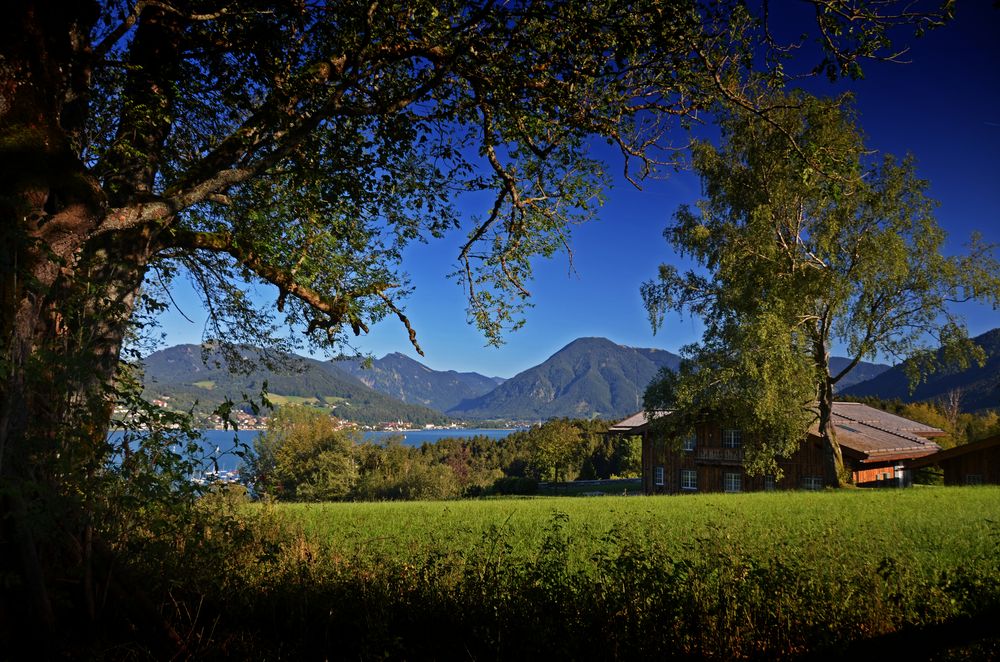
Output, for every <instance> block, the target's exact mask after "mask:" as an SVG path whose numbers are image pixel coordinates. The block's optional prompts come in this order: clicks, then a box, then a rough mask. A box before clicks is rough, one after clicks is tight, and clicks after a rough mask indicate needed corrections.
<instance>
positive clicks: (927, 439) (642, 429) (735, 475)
mask: <svg viewBox="0 0 1000 662" xmlns="http://www.w3.org/2000/svg"><path fill="white" fill-rule="evenodd" d="M662 415H663V416H669V415H670V414H669V412H663V414H662ZM833 423H834V425H835V426H836V433H837V441H838V442H839V443H840V447H841V451H842V453H843V457H844V464H845V465H846V466H847V468H848V469H849V470H850V472H851V476H852V478H853V481H854V483H855V484H857V485H860V486H863V487H876V486H890V485H892V486H897V485H899V486H901V485H904V484H906V482H907V477H908V476H909V474H908V473H907V472H906V471H905V468H904V466H903V464H902V462H903V460H908V459H913V458H919V457H923V456H926V455H930V454H931V453H935V452H937V451H938V450H940V449H939V447H938V445H937V444H936V443H934V442H933V441H932V439H933V438H934V437H938V436H941V435H943V434H944V432H943V431H942V430H939V429H937V428H934V427H931V426H929V425H924V424H922V423H918V422H916V421H911V420H909V419H907V418H903V417H901V416H896V415H894V414H890V413H888V412H884V411H880V410H878V409H875V408H873V407H869V406H867V405H863V404H860V403H854V402H836V403H834V407H833ZM608 433H609V434H619V435H629V436H632V435H636V436H640V437H641V438H642V484H643V490H644V491H645V492H646V493H647V494H661V493H666V494H677V493H685V492H745V491H757V490H774V489H820V488H822V487H823V486H825V485H830V484H832V483H833V476H830V475H827V470H826V465H827V463H826V462H825V459H824V453H823V446H822V440H821V438H820V437H819V436H818V434H817V433H816V431H815V429H814V430H813V431H810V432H809V433H808V434H807V437H806V439H805V440H804V441H803V443H802V445H801V446H800V447H799V449H798V450H797V451H796V452H795V453H794V454H793V455H792V456H791V457H788V458H781V459H779V462H778V465H779V466H780V468H781V471H782V476H781V477H780V478H778V477H776V476H750V475H748V474H747V473H746V472H745V471H744V469H743V441H744V439H743V432H742V431H741V430H738V429H736V428H734V427H732V426H727V425H726V424H725V422H724V421H719V422H717V423H711V424H705V425H701V426H699V427H698V428H697V430H696V431H695V433H694V434H693V435H691V436H690V437H688V438H686V439H682V440H676V439H666V438H664V437H662V436H661V435H659V434H657V432H656V431H655V430H654V429H653V428H652V427H651V426H650V424H649V421H647V420H646V415H645V414H644V413H641V412H640V413H638V414H635V415H633V416H630V417H629V418H627V419H625V420H623V421H621V422H619V423H617V424H615V425H613V426H612V427H611V428H610V429H609V431H608Z"/></svg>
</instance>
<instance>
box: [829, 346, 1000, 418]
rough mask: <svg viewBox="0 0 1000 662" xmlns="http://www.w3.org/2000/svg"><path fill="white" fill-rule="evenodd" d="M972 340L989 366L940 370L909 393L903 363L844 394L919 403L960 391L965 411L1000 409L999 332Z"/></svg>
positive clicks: (846, 390)
mask: <svg viewBox="0 0 1000 662" xmlns="http://www.w3.org/2000/svg"><path fill="white" fill-rule="evenodd" d="M972 340H973V342H975V343H976V344H977V345H979V346H980V347H982V348H983V349H984V350H986V357H987V358H986V363H985V365H983V366H982V367H979V366H975V365H974V366H973V367H971V368H969V369H967V370H957V369H954V368H952V369H944V370H940V371H938V372H935V373H934V374H932V375H928V377H927V379H926V381H925V382H923V383H922V384H920V385H918V386H917V388H916V389H915V390H914V391H913V393H910V383H909V380H908V379H907V377H906V373H905V372H904V370H905V365H906V362H905V361H904V362H903V363H902V364H900V365H898V366H896V367H894V368H891V369H889V370H886V371H885V372H883V373H882V374H880V375H878V376H877V377H875V378H874V379H869V380H868V381H865V382H861V383H860V384H855V385H854V386H851V387H850V388H847V389H844V390H843V391H841V393H842V394H844V395H853V396H858V397H863V396H876V397H879V398H885V399H893V398H899V399H900V400H903V401H906V402H918V401H921V400H935V399H938V398H943V397H945V396H946V395H947V394H948V393H949V392H950V391H952V390H955V389H958V390H960V391H961V392H962V409H963V410H964V411H970V412H971V411H979V410H982V409H995V408H1000V329H993V330H992V331H987V332H986V333H984V334H982V335H981V336H977V337H975V338H973V339H972Z"/></svg>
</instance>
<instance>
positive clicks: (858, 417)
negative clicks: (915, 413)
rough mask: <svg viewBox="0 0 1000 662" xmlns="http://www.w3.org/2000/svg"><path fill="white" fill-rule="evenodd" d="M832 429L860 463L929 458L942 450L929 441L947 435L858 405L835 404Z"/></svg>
mask: <svg viewBox="0 0 1000 662" xmlns="http://www.w3.org/2000/svg"><path fill="white" fill-rule="evenodd" d="M833 426H834V428H835V429H836V434H837V442H838V443H839V444H840V446H841V448H844V449H846V450H848V451H853V452H854V453H855V454H856V455H860V456H861V462H882V461H889V460H902V459H907V458H917V457H923V456H925V455H930V454H932V453H935V452H937V451H939V450H940V449H941V448H940V446H938V445H937V444H936V443H934V442H933V441H929V440H928V438H929V437H940V436H941V435H943V434H945V432H944V430H940V429H938V428H935V427H931V426H930V425H924V424H923V423H918V422H917V421H913V420H910V419H908V418H903V417H902V416H897V415H895V414H890V413H889V412H886V411H882V410H880V409H875V408H874V407H869V406H868V405H864V404H861V403H858V402H834V403H833ZM813 434H815V431H813Z"/></svg>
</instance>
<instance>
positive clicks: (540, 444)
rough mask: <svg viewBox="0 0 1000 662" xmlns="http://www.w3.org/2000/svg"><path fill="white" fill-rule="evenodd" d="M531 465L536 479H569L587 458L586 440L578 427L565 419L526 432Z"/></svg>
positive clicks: (557, 480) (556, 480)
mask: <svg viewBox="0 0 1000 662" xmlns="http://www.w3.org/2000/svg"><path fill="white" fill-rule="evenodd" d="M528 435H529V439H530V441H529V444H530V448H531V466H532V468H533V469H534V471H535V473H536V475H537V477H538V479H539V480H552V481H555V482H557V483H558V482H560V481H565V480H569V476H570V472H571V471H572V473H573V474H575V473H576V472H577V470H578V468H579V466H580V464H581V462H582V461H583V459H584V457H585V456H586V455H587V450H588V445H587V440H586V438H585V437H584V436H583V434H581V432H580V428H578V427H577V426H575V425H573V423H571V422H570V421H568V420H566V419H559V420H554V421H549V422H548V423H543V424H542V425H540V426H538V427H536V428H532V429H531V430H530V431H529V432H528Z"/></svg>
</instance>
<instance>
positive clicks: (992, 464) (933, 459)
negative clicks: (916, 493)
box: [906, 435, 1000, 485]
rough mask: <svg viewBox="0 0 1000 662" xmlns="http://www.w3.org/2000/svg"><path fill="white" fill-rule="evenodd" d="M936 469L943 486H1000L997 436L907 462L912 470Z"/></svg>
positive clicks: (998, 440) (999, 441) (907, 466)
mask: <svg viewBox="0 0 1000 662" xmlns="http://www.w3.org/2000/svg"><path fill="white" fill-rule="evenodd" d="M935 465H936V466H938V467H941V470H942V471H943V472H944V484H945V485H1000V435H994V436H992V437H989V438H987V439H981V440H980V441H974V442H972V443H971V444H962V445H961V446H955V447H954V448H949V449H947V450H942V451H938V452H937V453H934V454H932V455H927V456H925V457H922V458H919V459H916V460H910V461H908V462H906V468H907V469H911V470H915V469H923V468H924V467H930V466H935Z"/></svg>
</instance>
